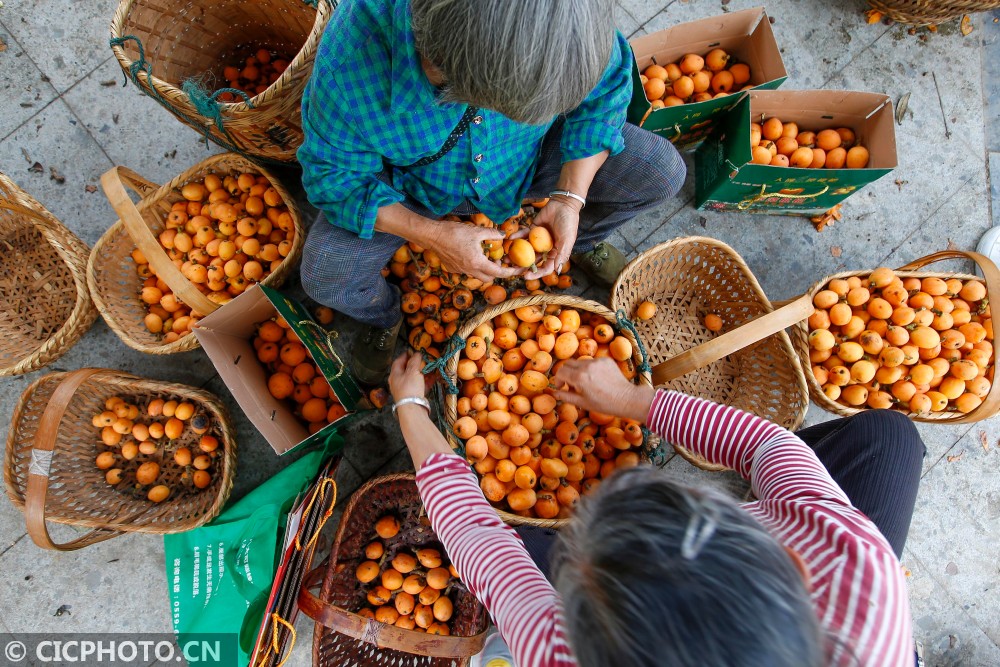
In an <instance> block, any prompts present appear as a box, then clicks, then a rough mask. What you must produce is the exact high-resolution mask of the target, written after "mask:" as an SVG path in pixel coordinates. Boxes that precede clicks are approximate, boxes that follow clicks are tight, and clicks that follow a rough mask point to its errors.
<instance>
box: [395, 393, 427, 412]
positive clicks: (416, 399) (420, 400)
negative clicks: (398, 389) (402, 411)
mask: <svg viewBox="0 0 1000 667" xmlns="http://www.w3.org/2000/svg"><path fill="white" fill-rule="evenodd" d="M411 403H412V404H415V405H421V406H423V407H424V409H425V410H427V412H428V413H429V412H430V411H431V404H430V403H429V402H428V401H427V399H426V398H424V397H423V396H407V397H406V398H401V399H399V400H398V401H396V402H395V403H393V404H392V414H396V408H398V407H399V406H401V405H407V404H411Z"/></svg>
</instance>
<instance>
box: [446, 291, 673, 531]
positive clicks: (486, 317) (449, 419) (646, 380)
mask: <svg viewBox="0 0 1000 667" xmlns="http://www.w3.org/2000/svg"><path fill="white" fill-rule="evenodd" d="M550 305H556V306H566V307H567V308H575V309H576V310H579V311H583V312H588V313H595V314H597V315H600V316H601V317H603V318H604V319H606V320H607V321H608V323H609V324H611V325H613V326H614V327H615V329H616V333H618V334H619V335H622V336H624V337H625V338H626V339H628V341H629V342H630V343H631V344H632V355H633V356H632V360H633V362H634V363H635V365H636V368H637V369H639V372H638V378H639V381H640V382H641V383H642V384H645V385H647V386H652V381H651V379H650V374H649V372H648V371H644V370H641V368H642V366H643V364H644V362H645V359H644V358H643V356H642V355H643V349H644V348H643V346H642V341H640V340H638V339H636V337H635V336H634V335H633V334H632V332H631V331H630V330H629V329H628V328H627V327H621V326H619V325H618V318H617V317H616V315H615V313H613V312H612V311H610V310H608V309H607V308H606V307H604V306H603V305H601V304H599V303H597V302H596V301H588V300H586V299H581V298H579V297H575V296H564V295H557V294H539V295H535V296H523V297H519V298H517V299H510V300H509V301H504V302H501V303H498V304H497V305H495V306H491V307H490V308H487V309H486V310H484V311H483V312H481V313H479V314H477V315H476V316H475V317H472V318H471V319H469V321H468V322H466V323H465V325H463V326H462V328H461V329H459V330H458V333H456V334H455V339H456V340H460V341H465V339H467V338H468V337H469V336H471V335H472V332H473V331H475V330H476V327H478V326H479V325H480V324H485V323H487V322H489V321H491V320H492V319H493V318H494V317H496V316H497V315H500V314H501V313H506V312H510V311H512V310H516V309H518V308H523V307H526V306H542V307H545V306H550ZM460 357H461V354H455V355H453V356H451V357H450V358H449V359H448V362H447V364H446V365H445V367H444V371H443V373H444V376H445V377H446V379H447V383H446V384H449V383H450V384H453V385H455V386H458V387H460V386H461V381H459V380H458V362H459V358H460ZM444 418H445V422H446V423H447V426H448V430H447V433H446V436H447V437H448V440H449V442H450V444H451V445H452V447H454V448H456V449H457V448H458V447H459V443H458V441H457V440H456V436H455V435H454V430H453V426H454V425H455V421H456V420H457V419H458V395H457V394H452V393H448V392H445V401H444ZM658 445H659V440H658V439H657V438H656V437H655V436H653V435H647V436H646V442H645V443H643V458H644V459H645V460H648V458H649V457H648V452H650V451H652V450H653V449H655V448H656V447H657V446H658ZM497 514H499V515H500V518H501V519H503V521H504V523H506V524H508V525H511V526H536V527H539V528H552V529H559V528H561V527H562V526H564V525H566V523H567V522H568V521H569V519H540V518H537V517H524V516H520V515H519V514H514V513H512V512H507V511H504V510H502V509H497Z"/></svg>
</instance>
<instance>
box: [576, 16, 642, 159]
mask: <svg viewBox="0 0 1000 667" xmlns="http://www.w3.org/2000/svg"><path fill="white" fill-rule="evenodd" d="M616 34H617V39H616V41H615V46H614V48H613V49H612V51H611V60H610V62H609V63H608V67H607V69H606V70H604V76H603V77H601V80H600V81H599V82H598V84H597V87H595V88H594V90H593V92H591V93H590V96H589V97H588V98H587V99H585V100H584V101H583V103H582V104H581V105H580V106H578V107H577V108H576V109H574V110H573V111H571V112H569V113H568V114H567V115H566V125H565V127H564V128H563V135H562V141H561V147H562V153H563V157H562V159H563V162H569V161H570V160H578V159H580V158H585V157H590V156H591V155H597V154H598V153H600V152H601V151H604V150H608V151H611V155H617V154H618V153H621V152H622V151H623V150H624V149H625V139H623V138H622V127H624V126H625V115H626V111H627V109H628V103H629V100H631V98H632V49H631V47H630V46H629V45H628V41H626V39H625V37H624V36H623V35H622V34H621V33H620V32H619V33H616Z"/></svg>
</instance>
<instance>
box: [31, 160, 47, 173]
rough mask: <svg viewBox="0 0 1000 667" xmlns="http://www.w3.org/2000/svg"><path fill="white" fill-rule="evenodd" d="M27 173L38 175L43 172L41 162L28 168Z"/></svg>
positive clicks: (43, 168)
mask: <svg viewBox="0 0 1000 667" xmlns="http://www.w3.org/2000/svg"><path fill="white" fill-rule="evenodd" d="M28 171H30V172H31V173H32V174H40V173H42V172H43V171H45V167H43V166H42V163H41V162H36V163H34V164H33V165H31V166H30V167H28Z"/></svg>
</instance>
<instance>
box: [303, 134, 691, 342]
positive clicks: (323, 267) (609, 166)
mask: <svg viewBox="0 0 1000 667" xmlns="http://www.w3.org/2000/svg"><path fill="white" fill-rule="evenodd" d="M622 135H623V136H624V139H625V150H624V151H622V152H621V153H619V154H618V155H615V156H613V157H610V158H608V160H607V161H606V162H605V163H604V165H603V166H602V167H601V169H600V170H599V171H598V172H597V175H596V177H595V178H594V183H593V185H592V186H591V187H590V192H589V193H588V195H587V206H586V207H585V208H584V209H583V211H581V213H580V227H579V233H578V235H577V239H576V245H575V246H574V247H573V251H574V252H588V251H590V250H593V248H594V246H595V245H597V244H598V243H599V242H600V241H602V240H604V239H605V238H607V237H608V236H609V235H610V234H611V232H613V231H614V230H615V229H616V228H617V227H619V226H620V225H622V224H624V223H625V222H627V221H628V220H631V219H632V218H633V217H635V216H636V215H638V214H640V213H642V212H643V211H646V210H648V209H650V208H653V207H655V206H657V205H659V204H662V203H663V202H665V201H666V200H668V199H670V198H671V197H673V196H675V195H676V194H677V192H678V191H679V190H680V188H681V185H683V183H684V177H685V174H686V167H685V165H684V161H683V159H681V156H680V154H679V153H678V152H677V150H676V149H675V148H674V146H673V144H671V143H670V142H669V141H667V140H666V139H663V138H662V137H659V136H657V135H655V134H653V133H652V132H648V131H646V130H643V129H640V128H638V127H636V126H634V125H630V124H626V125H625V127H624V128H623V130H622ZM561 138H562V123H561V122H558V123H556V124H555V125H553V126H552V129H550V130H549V132H548V133H547V134H546V135H545V139H544V140H543V142H542V148H541V152H540V156H539V161H538V163H537V165H536V167H535V176H534V180H533V181H532V185H531V187H530V189H529V190H528V197H529V198H532V199H539V198H543V197H546V196H548V193H549V192H551V191H552V190H553V189H554V188H555V184H556V181H557V179H558V178H559V172H560V170H561V169H562V151H561V150H560V148H559V141H560V139H561ZM383 177H384V178H388V175H386V174H383ZM403 205H404V206H406V207H407V208H409V209H410V210H412V211H414V212H416V213H419V214H421V215H424V216H427V217H432V218H433V217H435V216H434V215H433V214H432V213H431V212H430V211H428V210H427V209H426V208H425V207H424V206H423V205H422V204H420V202H418V201H416V200H414V199H412V198H408V199H407V200H406V201H405V202H403ZM475 210H476V209H475V207H474V205H472V204H470V203H468V202H466V203H465V204H463V205H461V206H459V207H458V208H457V209H456V210H455V212H456V213H459V214H467V213H473V212H475ZM497 222H501V221H497ZM405 242H406V241H405V240H404V239H402V238H400V237H398V236H394V235H392V234H383V233H380V232H376V233H375V236H374V237H373V238H371V239H361V238H359V237H358V235H357V234H355V233H354V232H351V231H348V230H346V229H341V228H340V227H337V226H335V225H333V224H331V223H330V222H329V221H328V220H326V219H325V218H324V217H323V216H320V217H319V218H318V219H317V220H316V221H315V222H314V223H313V225H312V228H311V229H310V230H309V233H308V236H307V237H306V243H305V247H304V249H303V252H302V287H303V289H305V291H306V293H307V294H308V295H309V296H310V297H312V298H313V299H315V300H316V301H318V302H319V303H322V304H324V305H327V306H329V307H331V308H333V309H334V310H337V311H339V312H342V313H344V314H345V315H347V316H348V317H351V318H353V319H355V320H358V321H359V322H362V323H363V324H368V325H372V326H378V327H390V326H392V325H394V324H395V323H396V322H398V321H399V318H400V311H399V291H398V289H397V288H396V287H395V286H393V285H390V284H388V283H387V282H386V281H385V279H384V278H382V276H381V275H380V273H379V272H380V271H381V269H382V267H384V266H385V265H386V264H387V263H388V261H389V258H390V257H392V254H393V253H394V252H396V250H398V249H399V247H400V246H401V245H403V244H404V243H405Z"/></svg>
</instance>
